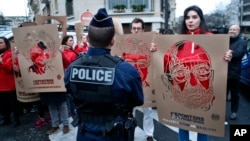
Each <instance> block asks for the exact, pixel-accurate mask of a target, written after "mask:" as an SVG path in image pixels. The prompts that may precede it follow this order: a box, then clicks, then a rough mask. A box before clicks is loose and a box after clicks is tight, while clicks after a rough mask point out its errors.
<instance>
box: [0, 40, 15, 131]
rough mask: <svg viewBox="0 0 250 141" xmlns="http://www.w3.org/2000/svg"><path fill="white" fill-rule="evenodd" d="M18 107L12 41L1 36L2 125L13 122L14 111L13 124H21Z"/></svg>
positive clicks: (0, 93) (0, 92) (0, 124)
mask: <svg viewBox="0 0 250 141" xmlns="http://www.w3.org/2000/svg"><path fill="white" fill-rule="evenodd" d="M18 107H19V106H18V101H17V95H16V86H15V79H14V70H13V64H12V54H11V46H10V42H9V41H8V39H6V38H5V37H0V109H1V110H0V111H1V113H2V114H3V116H4V119H3V120H2V122H1V123H0V126H3V125H8V124H10V123H11V118H10V116H11V113H12V112H13V115H14V121H13V122H12V125H11V126H12V127H17V126H19V124H20V119H19V110H18Z"/></svg>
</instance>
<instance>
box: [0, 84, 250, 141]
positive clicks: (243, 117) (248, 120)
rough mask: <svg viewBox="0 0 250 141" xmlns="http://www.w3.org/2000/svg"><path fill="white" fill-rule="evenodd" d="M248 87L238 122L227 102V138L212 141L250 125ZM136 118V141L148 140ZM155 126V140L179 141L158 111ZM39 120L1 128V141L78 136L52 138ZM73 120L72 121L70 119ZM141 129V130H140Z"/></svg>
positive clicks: (66, 139)
mask: <svg viewBox="0 0 250 141" xmlns="http://www.w3.org/2000/svg"><path fill="white" fill-rule="evenodd" d="M249 90H250V89H249V88H248V87H242V93H241V95H240V105H239V111H238V119H237V120H229V115H230V102H227V109H226V115H227V117H226V121H227V122H228V125H225V137H214V136H210V141H229V136H230V135H229V125H231V124H250V111H249V107H250V94H249ZM135 115H136V118H137V120H138V127H137V128H136V132H135V141H143V140H146V136H145V134H144V132H143V131H142V130H141V129H140V128H141V127H142V118H143V113H142V112H141V111H140V109H139V108H138V109H137V110H136V113H135ZM152 116H153V118H154V119H155V120H154V124H155V131H154V138H155V140H156V141H177V134H178V133H177V132H178V129H177V128H175V127H169V126H165V125H162V124H160V123H159V122H158V121H157V111H156V110H154V115H152ZM37 118H38V114H37V112H35V113H27V114H24V115H22V116H21V125H20V126H19V127H16V128H11V127H10V125H8V126H3V127H0V141H49V140H51V141H74V140H75V136H76V130H77V129H76V128H74V127H72V126H71V127H70V128H71V131H70V133H68V134H62V131H61V130H59V131H57V132H56V133H55V134H53V135H51V136H49V137H48V136H47V135H46V131H47V130H48V129H49V128H50V124H47V125H46V126H44V127H42V128H39V129H36V128H34V124H35V121H36V120H37ZM70 120H72V119H70ZM139 127H140V128H139ZM190 140H192V141H196V133H193V132H191V134H190Z"/></svg>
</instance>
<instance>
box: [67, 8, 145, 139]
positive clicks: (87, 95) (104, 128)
mask: <svg viewBox="0 0 250 141" xmlns="http://www.w3.org/2000/svg"><path fill="white" fill-rule="evenodd" d="M114 34H115V28H114V24H113V20H112V18H111V17H110V16H108V15H107V11H106V9H104V8H101V9H99V10H98V12H97V14H95V15H94V17H93V19H92V20H91V22H90V26H89V31H88V36H87V39H88V42H89V45H90V47H89V50H88V52H87V54H83V55H82V56H80V57H79V58H78V59H77V60H76V61H74V62H73V63H72V64H71V65H70V66H69V68H68V69H67V70H66V73H65V78H64V80H65V84H66V88H67V90H68V91H70V92H71V94H72V95H73V97H74V99H75V101H76V106H77V107H78V108H77V115H78V119H79V120H77V118H75V120H74V125H76V126H78V133H77V140H78V141H82V140H86V141H87V140H98V141H133V140H134V139H133V138H134V129H135V126H136V125H135V119H134V118H133V116H132V109H133V108H134V107H135V106H139V105H142V104H143V99H144V98H143V92H142V82H141V78H140V75H139V72H138V71H137V70H136V69H135V68H134V67H133V66H132V65H130V64H129V63H127V62H125V61H123V60H122V59H121V58H119V57H115V56H111V55H110V51H111V46H112V45H113V44H114ZM84 72H86V73H84ZM87 72H88V75H91V76H86V75H87ZM104 74H106V75H104ZM104 76H105V77H104ZM89 77H91V79H89Z"/></svg>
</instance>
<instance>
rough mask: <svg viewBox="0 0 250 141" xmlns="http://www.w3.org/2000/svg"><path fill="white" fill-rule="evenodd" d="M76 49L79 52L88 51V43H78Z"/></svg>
mask: <svg viewBox="0 0 250 141" xmlns="http://www.w3.org/2000/svg"><path fill="white" fill-rule="evenodd" d="M74 50H75V51H76V52H77V53H80V52H87V51H88V45H87V44H84V45H83V46H78V45H76V46H75V48H74Z"/></svg>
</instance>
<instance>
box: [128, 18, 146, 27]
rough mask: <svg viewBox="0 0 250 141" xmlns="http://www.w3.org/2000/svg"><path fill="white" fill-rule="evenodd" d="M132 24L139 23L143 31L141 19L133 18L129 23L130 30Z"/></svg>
mask: <svg viewBox="0 0 250 141" xmlns="http://www.w3.org/2000/svg"><path fill="white" fill-rule="evenodd" d="M133 23H141V25H142V29H144V27H145V25H144V21H143V20H142V19H141V18H134V19H133V21H132V22H131V23H130V28H132V24H133Z"/></svg>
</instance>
